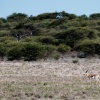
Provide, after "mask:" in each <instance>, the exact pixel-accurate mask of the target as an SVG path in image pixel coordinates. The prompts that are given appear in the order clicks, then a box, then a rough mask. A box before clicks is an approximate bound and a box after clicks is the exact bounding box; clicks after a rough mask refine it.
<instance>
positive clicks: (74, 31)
mask: <svg viewBox="0 0 100 100" xmlns="http://www.w3.org/2000/svg"><path fill="white" fill-rule="evenodd" d="M54 37H55V38H57V39H63V40H64V42H65V43H66V44H67V45H69V46H70V47H72V48H73V47H74V46H75V44H76V43H77V42H78V41H79V40H83V39H94V38H96V37H97V32H96V31H95V30H92V29H90V28H69V29H67V30H66V31H64V32H60V33H57V34H56V35H54Z"/></svg>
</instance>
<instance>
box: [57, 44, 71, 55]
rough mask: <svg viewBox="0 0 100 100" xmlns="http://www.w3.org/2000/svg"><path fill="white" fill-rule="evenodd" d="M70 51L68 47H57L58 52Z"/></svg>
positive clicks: (61, 45) (62, 45)
mask: <svg viewBox="0 0 100 100" xmlns="http://www.w3.org/2000/svg"><path fill="white" fill-rule="evenodd" d="M70 50H71V48H70V47H69V46H67V45H64V44H60V45H59V46H58V51H59V52H62V53H63V52H68V51H70Z"/></svg>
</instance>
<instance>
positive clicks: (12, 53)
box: [7, 44, 23, 60]
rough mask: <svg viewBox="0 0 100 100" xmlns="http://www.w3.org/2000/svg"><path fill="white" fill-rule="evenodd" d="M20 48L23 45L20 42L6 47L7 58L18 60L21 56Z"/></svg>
mask: <svg viewBox="0 0 100 100" xmlns="http://www.w3.org/2000/svg"><path fill="white" fill-rule="evenodd" d="M22 49H23V46H22V45H20V44H16V45H14V46H12V47H10V48H8V51H7V58H8V60H20V59H21V57H22Z"/></svg>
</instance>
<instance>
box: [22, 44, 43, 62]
mask: <svg viewBox="0 0 100 100" xmlns="http://www.w3.org/2000/svg"><path fill="white" fill-rule="evenodd" d="M22 52H23V57H24V60H28V61H30V60H37V59H38V58H41V57H43V55H44V47H43V46H42V45H41V44H38V43H34V44H32V43H31V44H30V43H26V44H25V45H24V48H23V50H22Z"/></svg>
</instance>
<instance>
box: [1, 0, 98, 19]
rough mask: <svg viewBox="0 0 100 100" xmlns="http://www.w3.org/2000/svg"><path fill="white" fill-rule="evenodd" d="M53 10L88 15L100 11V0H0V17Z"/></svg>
mask: <svg viewBox="0 0 100 100" xmlns="http://www.w3.org/2000/svg"><path fill="white" fill-rule="evenodd" d="M55 11H57V12H61V11H65V12H67V13H71V14H76V15H83V14H86V15H87V16H89V15H90V14H93V13H100V0H0V17H3V18H6V17H8V16H9V15H11V14H12V13H25V14H27V15H28V16H30V15H33V16H37V15H39V14H42V13H47V12H55Z"/></svg>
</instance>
